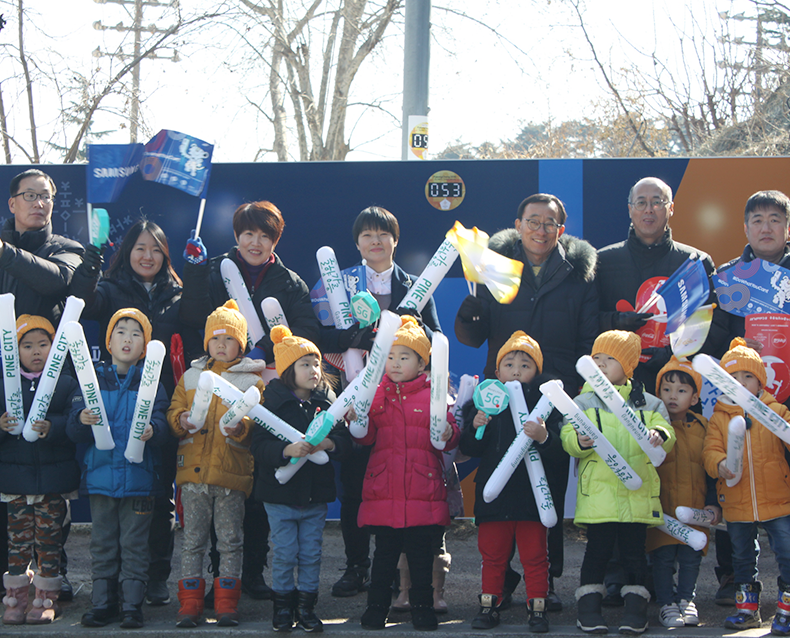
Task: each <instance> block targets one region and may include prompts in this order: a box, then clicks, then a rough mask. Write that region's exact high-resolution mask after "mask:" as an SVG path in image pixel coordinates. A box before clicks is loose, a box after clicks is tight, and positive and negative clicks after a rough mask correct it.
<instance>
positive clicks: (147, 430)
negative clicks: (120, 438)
mask: <svg viewBox="0 0 790 638" xmlns="http://www.w3.org/2000/svg"><path fill="white" fill-rule="evenodd" d="M153 435H154V428H153V426H152V425H151V424H150V423H149V424H148V425H146V426H145V430H143V433H142V434H141V435H140V440H141V441H143V442H145V441H147V440H148V439H150V438H151V437H152V436H153Z"/></svg>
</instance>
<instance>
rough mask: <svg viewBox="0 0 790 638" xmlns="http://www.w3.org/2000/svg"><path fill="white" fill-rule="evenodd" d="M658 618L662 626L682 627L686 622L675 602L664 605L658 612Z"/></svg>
mask: <svg viewBox="0 0 790 638" xmlns="http://www.w3.org/2000/svg"><path fill="white" fill-rule="evenodd" d="M658 620H659V622H660V623H661V624H662V625H664V627H683V626H684V625H685V624H686V623H685V622H684V621H683V615H682V614H681V613H680V608H679V607H678V606H677V603H670V604H669V605H664V606H663V607H662V608H661V609H660V610H659V612H658Z"/></svg>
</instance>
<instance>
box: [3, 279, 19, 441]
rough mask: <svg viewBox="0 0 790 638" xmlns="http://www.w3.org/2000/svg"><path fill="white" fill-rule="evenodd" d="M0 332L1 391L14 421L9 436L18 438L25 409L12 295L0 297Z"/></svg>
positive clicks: (7, 409)
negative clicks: (0, 343) (0, 356)
mask: <svg viewBox="0 0 790 638" xmlns="http://www.w3.org/2000/svg"><path fill="white" fill-rule="evenodd" d="M0 332H1V333H2V339H3V391H4V392H5V411H6V412H8V417H9V419H13V420H15V421H16V425H14V426H13V427H12V428H11V429H9V430H8V433H9V434H13V435H14V436H18V435H19V434H22V430H23V429H24V427H25V408H24V406H23V405H22V375H21V374H20V373H19V342H18V340H17V337H16V311H15V310H14V295H12V294H11V293H10V292H8V293H6V294H4V295H0Z"/></svg>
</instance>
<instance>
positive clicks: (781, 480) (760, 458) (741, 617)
mask: <svg viewBox="0 0 790 638" xmlns="http://www.w3.org/2000/svg"><path fill="white" fill-rule="evenodd" d="M720 365H721V367H722V368H724V369H725V370H726V371H727V372H728V373H729V374H730V375H732V376H733V377H735V379H736V380H737V381H738V382H739V383H740V384H741V385H742V386H744V387H745V388H746V389H747V390H749V392H751V393H752V394H753V395H755V396H756V397H758V398H759V399H760V401H762V402H763V403H764V404H765V405H767V406H768V407H769V408H771V409H772V410H773V411H774V412H776V413H777V414H778V415H779V416H780V417H782V418H783V419H784V420H785V421H788V420H790V411H789V410H788V409H787V408H786V407H785V406H783V405H782V404H781V403H779V402H778V401H777V400H776V399H775V398H774V397H773V396H771V395H770V394H769V393H768V392H766V391H765V390H764V387H765V385H766V372H765V366H764V365H763V362H762V359H760V355H759V354H757V352H756V351H755V350H752V349H751V348H749V347H747V346H746V341H744V340H743V339H741V338H740V337H737V338H735V339H733V340H732V342H731V343H730V350H729V351H728V352H727V353H726V354H725V355H724V356H723V357H722V359H721V364H720ZM736 416H744V417H745V419H746V439H745V441H744V448H745V449H744V453H743V472H742V474H741V478H740V480H739V481H738V482H737V483H736V484H735V485H733V486H732V487H728V486H727V483H726V481H727V479H732V478H735V475H734V474H733V473H732V472H730V471H729V470H728V469H727V467H726V460H727V439H728V434H729V424H730V420H731V419H733V418H734V417H736ZM787 448H790V445H788V444H786V443H784V442H783V441H782V440H781V439H780V438H779V437H777V436H776V435H775V434H774V433H773V432H771V431H770V430H769V429H768V428H766V427H765V426H764V425H763V424H762V423H760V422H758V421H757V420H756V419H754V418H752V417H750V416H749V415H748V414H747V415H744V411H743V409H742V408H740V407H738V406H737V405H733V403H732V402H731V401H730V400H729V399H727V398H726V397H725V396H721V397H719V400H718V401H717V402H716V406H715V407H714V409H713V415H712V416H711V418H710V422H709V423H708V434H707V436H706V437H705V450H704V459H705V469H706V470H707V472H708V474H710V476H712V477H713V478H716V479H718V483H717V491H718V494H719V504H720V505H721V508H722V511H723V515H724V519H725V520H726V521H727V531H728V532H729V534H730V538H731V539H732V548H733V556H732V564H733V568H734V570H735V586H736V592H737V593H736V597H735V603H736V608H737V611H736V613H735V615H733V616H729V617H727V619H726V620H725V622H724V626H725V627H727V628H728V629H739V630H740V629H750V628H753V627H759V626H760V592H761V590H762V583H760V582H759V581H758V580H757V573H758V572H757V552H756V551H755V549H754V541H755V539H756V538H757V524H758V523H760V525H762V527H763V529H764V530H765V531H766V532H767V533H768V539H769V541H770V543H771V548H772V549H773V550H774V553H775V554H776V561H777V563H778V564H779V583H778V585H779V600H778V603H777V609H776V616H774V620H773V623H772V624H771V633H772V634H776V635H780V636H787V635H790V467H788V465H787V460H786V459H785V449H787Z"/></svg>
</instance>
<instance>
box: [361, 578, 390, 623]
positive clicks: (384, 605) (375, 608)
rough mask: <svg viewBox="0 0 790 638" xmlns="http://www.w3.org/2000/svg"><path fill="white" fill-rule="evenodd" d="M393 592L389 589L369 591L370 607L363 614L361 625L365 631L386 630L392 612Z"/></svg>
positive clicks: (371, 589) (372, 589) (372, 588)
mask: <svg viewBox="0 0 790 638" xmlns="http://www.w3.org/2000/svg"><path fill="white" fill-rule="evenodd" d="M391 601H392V592H391V591H390V589H389V587H383V588H379V589H376V588H375V587H371V588H370V589H368V606H367V608H366V609H365V613H363V614H362V618H361V619H360V624H361V625H362V628H363V629H374V630H375V629H384V626H385V625H386V624H387V614H388V613H389V610H390V602H391Z"/></svg>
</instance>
